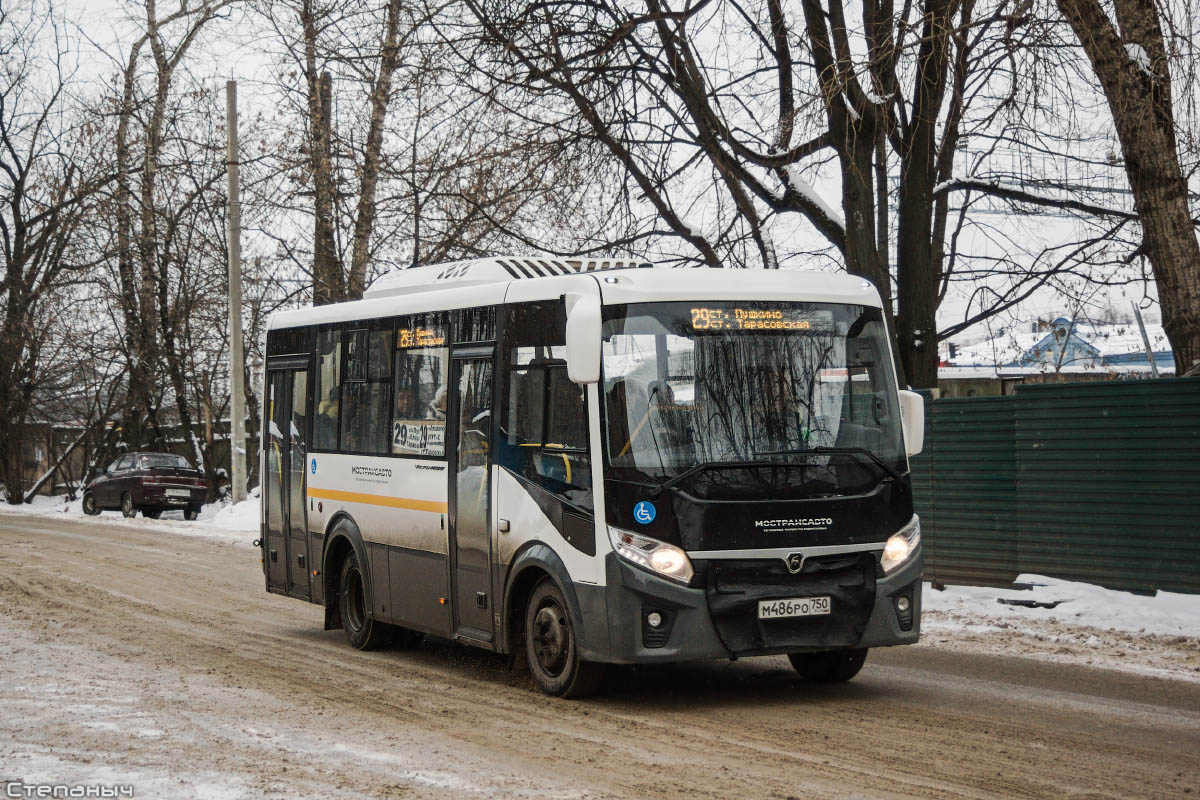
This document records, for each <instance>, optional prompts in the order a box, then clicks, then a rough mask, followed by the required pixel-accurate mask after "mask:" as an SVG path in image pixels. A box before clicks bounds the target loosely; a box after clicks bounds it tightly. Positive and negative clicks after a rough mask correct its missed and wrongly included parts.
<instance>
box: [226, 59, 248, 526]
mask: <svg viewBox="0 0 1200 800" xmlns="http://www.w3.org/2000/svg"><path fill="white" fill-rule="evenodd" d="M225 120H226V125H225V145H226V156H225V171H226V175H227V176H228V179H229V393H230V397H229V418H230V439H229V461H230V462H231V463H230V467H231V470H230V475H229V482H230V491H231V494H232V495H233V502H235V503H240V502H242V501H243V500H245V499H246V387H245V384H244V380H245V378H244V375H243V365H242V360H243V353H242V201H241V195H240V178H239V175H238V158H239V156H238V122H237V81H226V82H225Z"/></svg>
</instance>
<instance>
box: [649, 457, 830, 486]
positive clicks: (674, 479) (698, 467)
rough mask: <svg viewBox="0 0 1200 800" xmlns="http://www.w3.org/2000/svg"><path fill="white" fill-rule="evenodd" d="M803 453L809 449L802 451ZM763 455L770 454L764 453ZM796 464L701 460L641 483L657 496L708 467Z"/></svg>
mask: <svg viewBox="0 0 1200 800" xmlns="http://www.w3.org/2000/svg"><path fill="white" fill-rule="evenodd" d="M803 452H805V453H808V452H811V451H810V450H805V451H803ZM763 455H772V454H771V453H764V454H763ZM794 466H798V465H796V464H781V463H779V462H778V461H702V462H700V463H699V464H693V465H692V466H690V467H688V468H687V469H685V470H684V471H683V472H681V473H679V474H678V475H672V476H671V477H670V478H668V479H667V480H665V481H663V482H662V483H654V482H653V481H646V482H645V483H643V484H642V488H644V489H645V490H646V493H647V495H648V496H650V497H658V496H659V495H660V494H662V493H663V492H665V491H666V490H667V489H670V488H672V487H673V486H675V485H676V484H678V483H679V482H680V481H682V480H686V479H687V478H690V477H691V476H693V475H695V474H696V473H698V472H704V471H706V470H710V469H759V468H761V467H794Z"/></svg>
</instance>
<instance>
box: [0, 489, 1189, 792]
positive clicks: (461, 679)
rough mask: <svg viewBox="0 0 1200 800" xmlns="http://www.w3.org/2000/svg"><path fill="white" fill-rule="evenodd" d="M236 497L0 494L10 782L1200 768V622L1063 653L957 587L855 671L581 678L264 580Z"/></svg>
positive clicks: (259, 784)
mask: <svg viewBox="0 0 1200 800" xmlns="http://www.w3.org/2000/svg"><path fill="white" fill-rule="evenodd" d="M247 516H250V517H251V518H252V516H253V515H252V514H247ZM213 519H215V517H214V518H213ZM222 519H224V520H225V522H226V523H228V524H227V525H226V526H225V527H222V526H221V525H220V524H218V523H216V522H209V523H207V526H208V529H207V532H205V530H204V529H203V528H204V525H205V522H204V521H203V520H202V521H198V522H196V523H191V524H187V523H183V522H182V521H178V522H174V523H172V522H171V521H168V520H162V521H158V522H153V521H145V522H143V521H142V520H140V519H138V520H134V521H132V522H131V521H128V520H123V519H120V518H117V519H113V520H110V519H108V518H101V519H99V520H96V519H77V518H74V516H73V515H72V514H70V513H66V514H64V513H59V512H51V513H48V514H43V515H40V516H30V515H0V642H3V643H4V645H5V650H4V660H3V680H2V681H0V708H3V709H5V713H4V715H3V722H2V723H0V724H2V725H3V731H4V735H3V736H0V779H13V778H16V779H20V780H23V781H26V782H27V783H39V782H46V781H52V782H67V783H93V784H96V783H106V784H116V783H124V784H132V785H134V786H135V787H136V788H137V790H138V794H137V796H142V797H202V798H220V799H223V798H242V797H246V798H252V797H289V798H291V797H321V798H336V797H347V798H349V797H389V796H404V797H434V796H437V797H461V796H503V797H509V796H512V797H679V798H683V797H687V798H689V800H691V799H692V798H696V797H701V798H707V797H711V798H718V797H719V798H728V797H738V798H750V797H770V798H780V799H782V798H787V797H871V798H876V797H953V798H958V797H962V798H968V797H969V798H982V797H1010V796H1011V797H1061V796H1066V795H1079V796H1087V797H1093V798H1105V797H1111V798H1128V797H1183V796H1186V795H1185V792H1186V791H1187V790H1188V789H1194V788H1195V784H1196V776H1197V775H1200V682H1197V681H1195V680H1194V679H1193V678H1192V671H1193V670H1192V669H1191V667H1194V660H1195V653H1196V641H1197V640H1196V637H1195V636H1192V635H1185V634H1180V635H1178V636H1173V638H1175V639H1179V640H1181V641H1184V642H1189V643H1190V644H1189V645H1187V647H1190V648H1191V650H1190V652H1191V653H1192V654H1193V655H1192V660H1193V663H1192V664H1191V666H1190V667H1188V666H1187V665H1186V664H1184V665H1174V666H1172V665H1170V664H1168V665H1165V666H1163V667H1162V669H1161V671H1159V672H1158V673H1156V674H1153V675H1151V674H1140V673H1138V672H1129V671H1125V672H1122V671H1116V670H1112V669H1098V668H1095V667H1089V666H1085V665H1081V664H1078V663H1051V662H1050V661H1047V660H1046V659H1047V658H1051V657H1054V656H1055V651H1057V650H1060V649H1063V648H1064V647H1067V645H1064V644H1062V643H1054V642H1050V641H1049V640H1047V641H1043V642H1039V641H1038V639H1037V638H1036V637H1037V636H1038V635H1039V634H1032V635H1030V636H1029V641H1030V642H1031V644H1029V645H1028V647H1029V649H1030V652H1029V653H1026V652H1024V651H1023V650H1020V649H1010V650H1009V651H1008V652H1007V653H995V652H991V651H992V650H994V649H995V646H996V645H997V643H998V642H1003V640H1004V639H1005V637H1010V636H1014V635H1018V634H1014V628H1020V627H1022V626H1026V625H1028V626H1030V629H1031V630H1033V629H1038V630H1042V629H1044V628H1039V627H1038V626H1045V625H1052V624H1063V623H1050V622H1048V621H1047V620H1033V621H1030V622H1028V623H1026V622H1021V621H1020V620H1018V619H1015V618H1011V617H1010V618H1007V619H1005V618H998V617H995V616H992V615H985V616H984V617H979V616H976V612H975V611H969V610H967V609H968V608H969V606H970V603H972V602H974V601H973V600H971V599H970V598H962V601H963V602H964V603H967V605H966V606H962V607H959V608H958V609H957V610H955V609H954V608H951V607H949V606H953V603H951V602H950V600H952V599H953V598H955V597H956V596H957V595H956V594H955V593H954V590H952V591H951V592H950V593H947V594H945V595H944V598H946V601H945V602H946V603H947V607H945V608H935V610H933V611H932V612H931V614H930V616H929V618H928V622H929V623H930V626H931V628H932V631H933V632H932V633H931V634H930V635H927V636H926V637H925V639H924V640H923V642H922V644H920V645H917V646H914V647H906V648H895V649H891V650H883V651H877V652H873V653H872V654H871V657H870V659H869V660H868V662H867V666H866V668H865V669H864V670H863V672H862V674H860V675H859V676H858V678H856V679H855V681H853V682H852V683H850V684H846V685H842V686H835V687H813V686H806V685H804V684H801V683H800V682H798V681H797V680H796V678H795V676H794V673H792V672H791V670H790V669H789V668H788V666H787V663H786V661H784V660H783V659H780V658H764V659H745V660H742V661H739V662H736V663H729V662H713V663H702V664H692V665H686V666H673V667H661V668H654V669H646V668H643V669H628V668H627V669H621V670H615V671H614V673H613V675H612V676H611V678H610V681H609V685H608V687H607V692H606V694H605V695H603V696H601V697H599V698H595V699H592V700H588V701H583V702H569V701H561V700H556V699H552V698H547V697H544V696H542V695H540V694H538V693H537V692H536V691H534V690H533V688H532V687H531V685H530V682H529V680H528V678H527V677H526V676H523V675H521V674H519V673H517V674H515V673H513V672H512V671H511V670H510V669H509V667H508V665H507V663H506V661H505V659H503V658H500V657H497V656H493V655H489V654H486V653H482V652H479V651H474V650H469V649H466V648H463V647H460V646H456V645H453V644H450V643H446V642H440V641H434V642H429V643H426V644H425V645H423V646H421V647H420V648H418V649H416V650H413V651H388V652H377V653H361V652H358V651H354V650H351V649H350V648H349V647H348V646H346V644H345V643H344V641H343V639H342V636H341V633H340V632H323V631H321V629H320V628H321V624H320V622H321V614H320V610H319V609H317V608H316V607H314V606H310V605H306V604H304V603H299V602H296V601H292V600H287V599H284V598H280V597H276V596H273V595H268V594H266V593H265V592H264V591H263V588H262V583H263V581H262V572H261V566H260V564H259V562H258V553H257V552H256V551H255V549H254V548H252V547H251V546H250V545H249V540H250V539H252V538H253V536H254V533H253V532H252V531H246V530H242V531H240V532H239V531H238V530H237V529H236V528H237V527H238V526H237V525H235V524H233V522H232V521H231V518H230V517H229V516H228V515H227V517H224V518H222ZM181 533H183V534H184V535H179V534H181ZM1056 591H1057V590H1056ZM933 594H935V595H937V594H939V593H933ZM942 604H943V600H941V599H938V600H935V602H934V605H935V606H940V605H942ZM991 605H1000V604H995V603H990V602H988V601H987V600H986V598H985V600H984V601H982V602H981V603H980V606H981V608H983V609H987V610H989V611H990V607H991ZM1064 607H1065V604H1063V605H1060V606H1059V608H1056V609H1053V611H1056V612H1060V616H1063V617H1065V616H1066V614H1065V612H1061V611H1060V609H1063V608H1064ZM1079 607H1080V608H1082V607H1083V606H1082V605H1081V606H1079ZM1001 613H1003V614H1008V613H1009V612H1008V611H1007V610H1006V611H1003V612H1001ZM955 614H965V615H966V617H967V618H969V619H970V620H971V622H970V624H969V625H968V624H965V623H964V622H963V621H962V620H960V619H956V618H955V616H954V615H955ZM942 615H945V619H944V620H943V619H941V616H942ZM1105 616H1109V615H1105ZM1186 616H1187V615H1186V614H1185V617H1186ZM980 620H983V622H982V623H981V622H980ZM1093 621H1095V620H1093ZM1185 621H1186V620H1185ZM977 623H978V625H977ZM1000 625H1009V626H1010V627H1009V628H1003V627H999V626H1000ZM972 626H982V627H984V628H990V627H997V631H998V634H1002V635H1001V636H1000V638H999V639H989V640H988V641H989V642H990V644H988V645H986V646H983V645H980V646H978V647H975V648H974V649H971V648H968V647H966V646H964V645H963V644H962V641H963V640H964V637H965V638H966V639H969V638H970V637H988V636H992V635H993V632H990V631H988V630H970V628H971V627H972ZM1071 630H1072V631H1080V630H1084V629H1083V628H1080V627H1078V626H1074V627H1072V629H1071ZM1092 630H1094V631H1096V632H1097V633H1095V634H1094V635H1097V636H1110V635H1111V636H1116V635H1120V636H1132V637H1134V638H1136V639H1138V640H1145V641H1154V639H1153V637H1160V636H1168V634H1163V633H1157V634H1146V635H1139V634H1136V633H1130V632H1128V631H1109V632H1105V629H1103V628H1099V627H1097V628H1093V629H1092ZM1025 635H1026V634H1019V636H1025ZM1157 647H1158V645H1156V648H1157ZM1159 649H1161V648H1159ZM1185 649H1186V648H1185ZM1131 655H1132V653H1131ZM1031 656H1033V657H1031ZM1136 658H1137V657H1134V660H1136ZM1168 675H1170V676H1171V677H1166V676H1168Z"/></svg>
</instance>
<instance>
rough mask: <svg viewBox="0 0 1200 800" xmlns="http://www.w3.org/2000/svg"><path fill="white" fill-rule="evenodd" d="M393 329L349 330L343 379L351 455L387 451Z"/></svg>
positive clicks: (345, 441)
mask: <svg viewBox="0 0 1200 800" xmlns="http://www.w3.org/2000/svg"><path fill="white" fill-rule="evenodd" d="M391 349H392V329H391V328H390V327H388V328H386V329H379V330H367V329H360V330H350V331H346V368H345V376H344V377H343V379H342V381H343V382H342V407H341V418H342V447H341V449H342V450H344V451H347V452H350V453H369V454H373V455H376V454H383V453H386V452H387V435H386V431H385V426H386V424H387V420H388V417H389V416H390V415H389V414H388V408H389V406H390V401H391V378H392V374H391V360H390V358H389V354H390V353H391Z"/></svg>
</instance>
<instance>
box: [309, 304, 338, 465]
mask: <svg viewBox="0 0 1200 800" xmlns="http://www.w3.org/2000/svg"><path fill="white" fill-rule="evenodd" d="M341 365H342V332H341V331H340V330H338V329H337V328H331V329H328V330H323V331H321V332H320V334H319V335H318V337H317V380H316V384H317V385H316V387H315V389H314V397H315V398H316V402H315V403H314V406H315V408H316V414H315V416H314V419H313V441H312V447H313V449H314V450H336V449H337V438H338V416H339V413H338V411H339V408H340V406H341Z"/></svg>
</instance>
